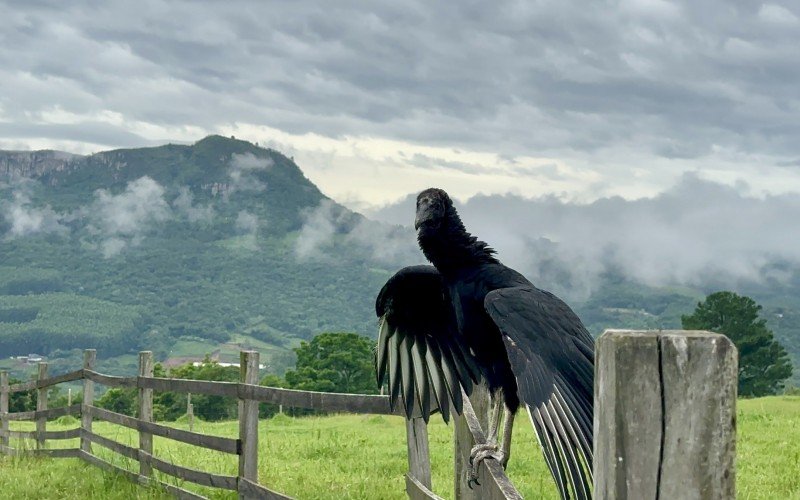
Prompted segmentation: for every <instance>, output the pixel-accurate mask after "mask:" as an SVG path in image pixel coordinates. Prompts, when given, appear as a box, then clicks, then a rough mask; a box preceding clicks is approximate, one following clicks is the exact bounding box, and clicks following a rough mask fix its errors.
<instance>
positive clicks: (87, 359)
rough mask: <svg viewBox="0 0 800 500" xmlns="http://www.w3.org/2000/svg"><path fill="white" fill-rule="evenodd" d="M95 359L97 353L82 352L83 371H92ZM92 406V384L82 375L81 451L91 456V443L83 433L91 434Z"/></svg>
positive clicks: (92, 351) (87, 350) (91, 350)
mask: <svg viewBox="0 0 800 500" xmlns="http://www.w3.org/2000/svg"><path fill="white" fill-rule="evenodd" d="M96 358H97V351H96V350H94V349H86V350H85V351H83V369H84V370H94V362H95V359H96ZM93 404H94V382H93V381H91V380H89V378H88V377H87V376H86V374H85V373H84V375H83V401H82V402H81V451H83V452H86V453H89V454H91V453H92V442H91V441H89V439H88V437H87V436H86V435H84V433H87V432H89V433H90V432H92V414H91V413H89V407H90V406H92V405H93Z"/></svg>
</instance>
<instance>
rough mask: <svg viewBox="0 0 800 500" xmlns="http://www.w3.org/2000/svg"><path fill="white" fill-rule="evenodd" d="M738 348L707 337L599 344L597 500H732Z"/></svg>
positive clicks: (651, 336) (693, 334) (642, 337)
mask: <svg viewBox="0 0 800 500" xmlns="http://www.w3.org/2000/svg"><path fill="white" fill-rule="evenodd" d="M737 364H738V363H737V354H736V347H735V346H734V345H733V343H732V342H731V341H730V340H729V339H728V338H727V337H725V336H724V335H719V334H715V333H709V332H702V331H683V330H671V331H667V330H665V331H651V332H647V331H626V330H607V331H606V332H605V333H604V334H603V335H602V336H601V337H600V339H598V341H597V349H596V364H595V372H596V380H595V393H594V394H595V395H594V400H595V413H594V436H595V442H594V469H595V470H594V472H595V498H597V499H600V500H603V499H616V500H622V499H631V500H632V499H636V500H638V499H645V500H646V499H670V498H680V499H687V500H692V499H703V500H705V499H709V500H710V499H733V498H735V493H736V489H735V476H736V469H735V455H736V384H737Z"/></svg>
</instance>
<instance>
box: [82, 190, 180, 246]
mask: <svg viewBox="0 0 800 500" xmlns="http://www.w3.org/2000/svg"><path fill="white" fill-rule="evenodd" d="M164 194H165V190H164V188H163V187H162V186H161V185H160V184H159V183H158V182H156V181H154V180H153V179H151V178H150V177H146V176H145V177H140V178H139V179H137V180H135V181H131V182H129V183H128V185H127V187H126V188H125V191H123V192H122V193H120V194H117V195H114V194H111V193H110V192H109V191H107V190H105V189H98V190H97V191H95V200H94V202H93V203H92V205H91V207H90V208H89V210H88V213H87V214H86V215H87V217H89V220H90V222H89V225H88V226H87V229H88V230H89V232H90V234H93V235H94V236H96V237H97V238H99V239H100V240H101V241H100V243H99V248H100V250H101V251H102V253H103V256H104V257H106V258H110V257H113V256H115V255H117V254H119V253H120V252H122V251H123V250H124V249H125V248H126V247H127V246H130V245H133V246H135V245H138V244H139V243H141V241H142V239H143V238H144V236H145V234H146V233H147V232H148V231H149V230H150V229H151V228H153V227H154V226H155V225H156V224H158V223H162V222H165V221H167V220H169V219H170V218H171V217H172V211H171V210H170V207H169V204H168V203H167V201H166V200H165V199H164Z"/></svg>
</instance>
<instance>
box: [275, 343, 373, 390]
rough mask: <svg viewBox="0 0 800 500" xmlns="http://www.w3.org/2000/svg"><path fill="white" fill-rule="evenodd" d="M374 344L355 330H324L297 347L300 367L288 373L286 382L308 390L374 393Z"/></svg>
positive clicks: (297, 366)
mask: <svg viewBox="0 0 800 500" xmlns="http://www.w3.org/2000/svg"><path fill="white" fill-rule="evenodd" d="M373 345H374V341H372V340H370V339H369V338H367V337H363V336H361V335H357V334H355V333H321V334H319V335H317V336H316V337H314V338H313V339H312V340H311V342H301V343H300V347H298V348H296V349H295V350H294V352H295V353H296V354H297V363H296V365H295V366H296V368H295V369H294V370H289V371H287V372H286V383H287V385H288V386H289V387H291V388H292V389H301V390H306V391H323V392H348V393H353V394H374V393H376V392H377V388H378V387H377V384H376V383H375V366H374V362H373V351H372V349H373Z"/></svg>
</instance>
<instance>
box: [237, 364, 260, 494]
mask: <svg viewBox="0 0 800 500" xmlns="http://www.w3.org/2000/svg"><path fill="white" fill-rule="evenodd" d="M239 382H241V383H243V384H252V385H258V352H256V351H242V352H240V353H239ZM239 440H240V442H241V443H242V445H241V446H242V450H241V451H242V453H241V455H239V480H240V482H241V480H245V481H249V482H252V483H258V401H255V400H252V399H242V398H241V396H240V398H239ZM239 498H249V497H248V496H247V494H246V493H244V491H243V488H242V485H241V484H240V485H239Z"/></svg>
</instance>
